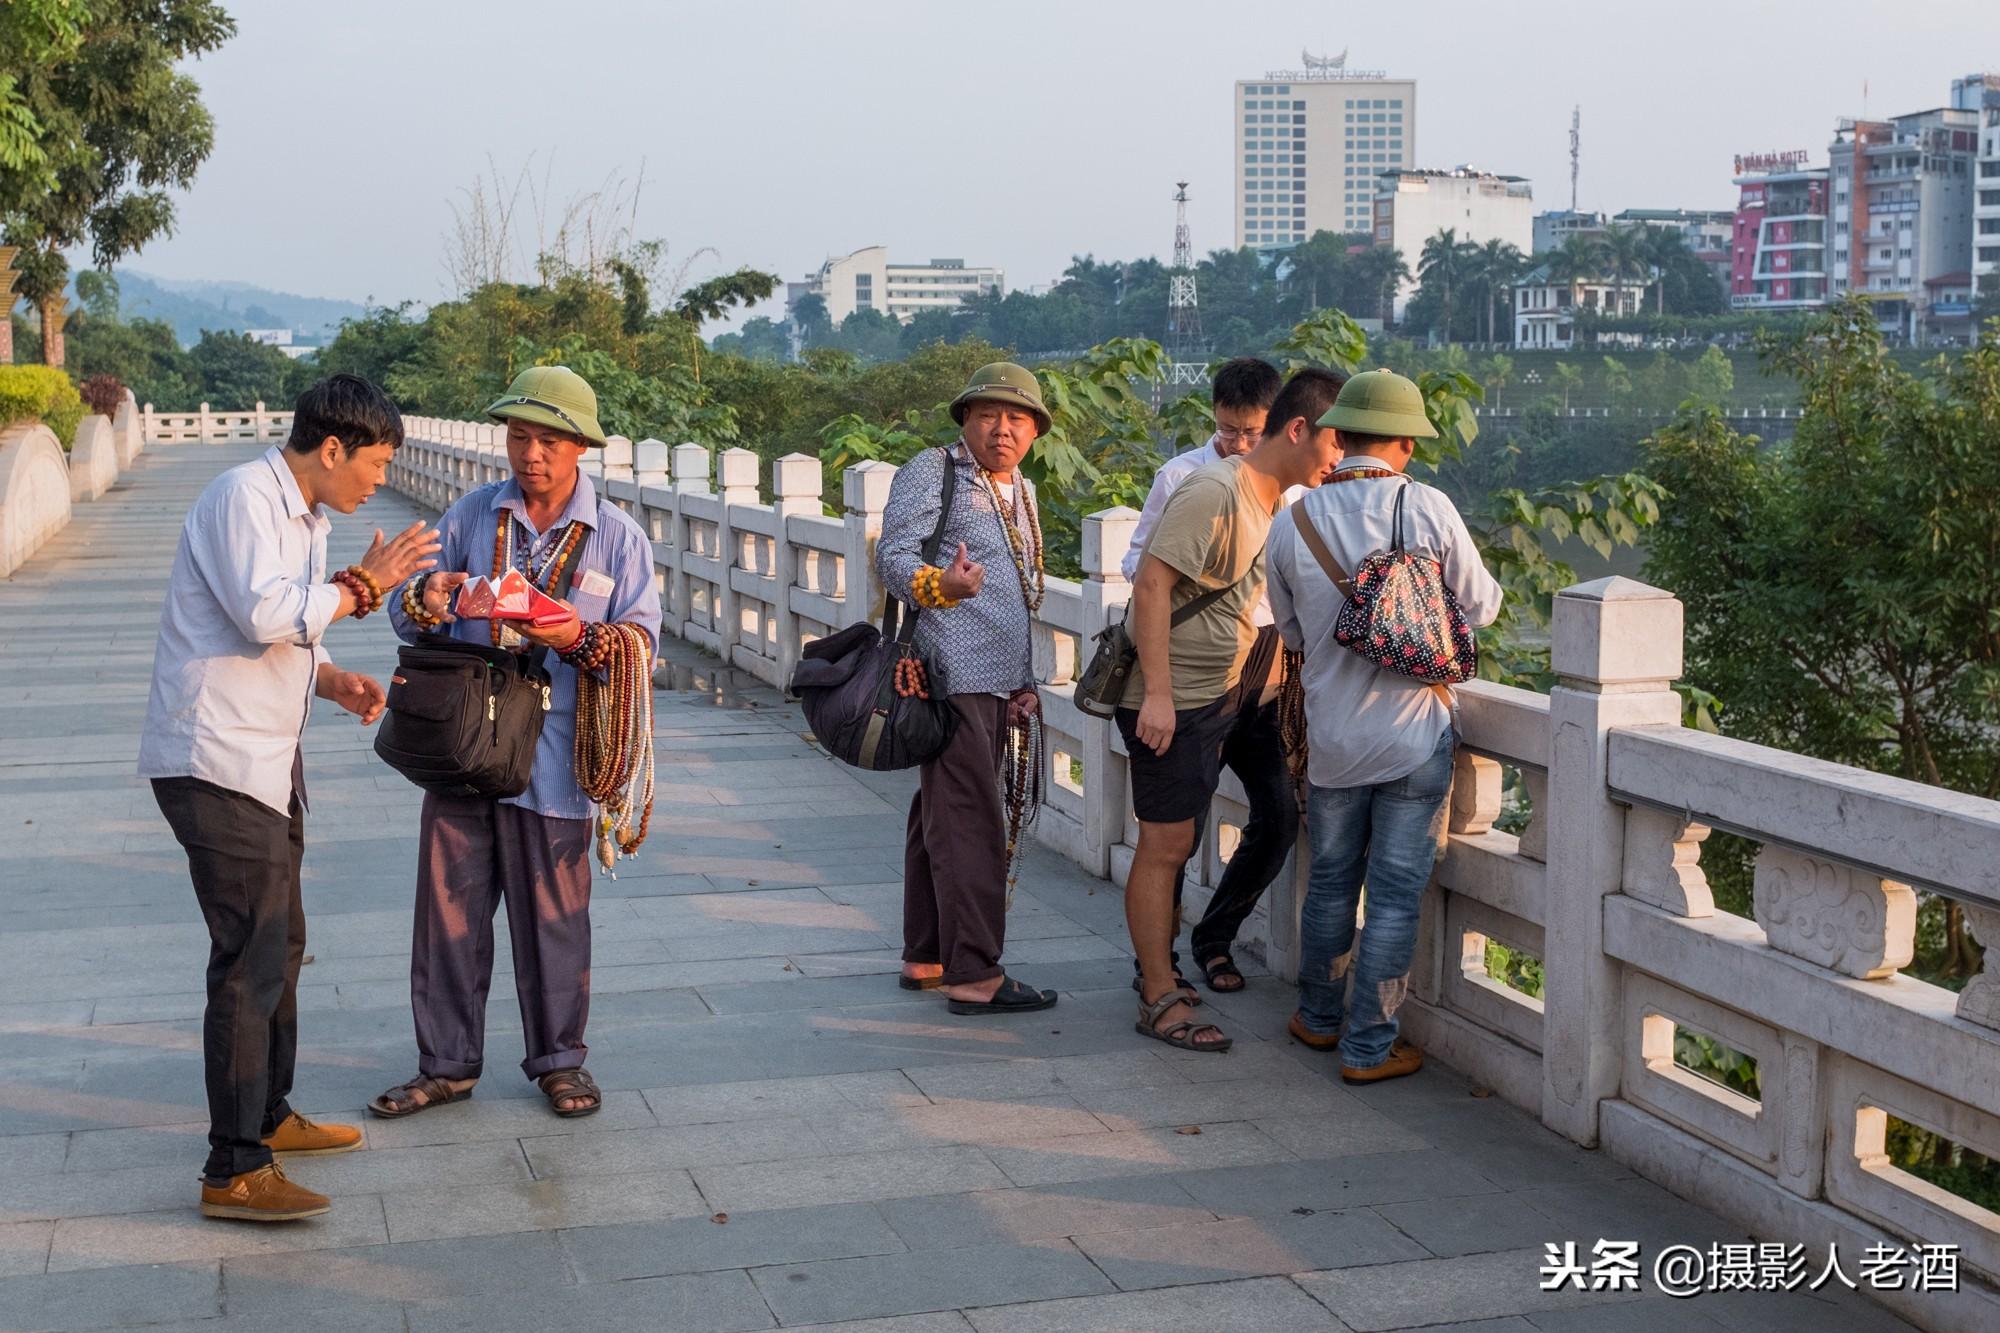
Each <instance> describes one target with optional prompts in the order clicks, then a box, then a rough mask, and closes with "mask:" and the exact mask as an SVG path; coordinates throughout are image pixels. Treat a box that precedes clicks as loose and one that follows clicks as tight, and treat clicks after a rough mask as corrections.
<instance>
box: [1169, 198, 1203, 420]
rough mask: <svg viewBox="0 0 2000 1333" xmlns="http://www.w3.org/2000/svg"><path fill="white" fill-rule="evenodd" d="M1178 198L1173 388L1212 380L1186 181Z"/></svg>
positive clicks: (1171, 350) (1171, 276)
mask: <svg viewBox="0 0 2000 1333" xmlns="http://www.w3.org/2000/svg"><path fill="white" fill-rule="evenodd" d="M1177 184H1178V185H1179V187H1180V188H1179V191H1178V192H1177V193H1176V194H1175V195H1174V266H1173V269H1172V271H1171V273H1170V274H1169V276H1168V278H1167V360H1168V361H1169V362H1171V363H1172V365H1171V369H1170V371H1169V376H1168V383H1170V384H1201V383H1204V382H1206V381H1207V379H1208V346H1207V342H1206V340H1205V339H1204V338H1203V337H1202V333H1201V306H1200V304H1199V302H1198V301H1197V299H1196V295H1195V285H1194V238H1193V236H1192V234H1191V233H1190V232H1189V231H1188V220H1187V197H1188V196H1187V187H1188V183H1187V182H1186V181H1179V182H1177Z"/></svg>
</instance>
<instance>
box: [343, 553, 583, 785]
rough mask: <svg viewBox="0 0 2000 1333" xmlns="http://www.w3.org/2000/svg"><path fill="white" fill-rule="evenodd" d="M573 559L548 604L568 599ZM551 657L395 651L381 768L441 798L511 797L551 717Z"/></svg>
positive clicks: (430, 648)
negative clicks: (391, 769)
mask: <svg viewBox="0 0 2000 1333" xmlns="http://www.w3.org/2000/svg"><path fill="white" fill-rule="evenodd" d="M582 558H583V552H582V551H581V550H579V551H578V552H577V553H576V556H575V558H573V559H571V560H570V561H569V562H568V563H567V564H566V565H565V566H564V567H563V571H562V573H561V574H560V575H559V576H558V577H557V579H556V586H555V587H554V588H553V589H551V591H550V595H551V596H553V597H554V598H555V599H556V600H557V601H561V600H562V599H564V598H566V597H568V596H569V589H570V582H571V580H572V578H573V577H574V575H575V573H576V567H577V565H578V564H579V563H581V561H582ZM548 658H549V650H548V649H547V648H543V649H541V650H539V651H537V652H533V653H515V652H509V651H507V650H506V649H504V648H495V647H493V646H491V645H490V644H484V643H467V642H465V641H464V640H462V639H454V638H452V637H451V636H450V635H448V634H425V635H423V636H421V637H420V638H419V639H418V641H417V642H415V643H406V644H404V645H403V646H402V647H400V648H398V649H397V650H396V674H395V675H393V676H391V677H390V678H389V700H388V708H387V710H386V711H384V712H383V714H382V722H381V725H380V726H379V727H378V728H377V729H376V731H375V753H376V754H377V755H378V756H380V758H381V760H382V762H383V763H385V764H387V765H388V766H389V767H391V768H393V769H395V770H396V771H397V772H398V773H401V774H402V775H403V776H404V777H406V778H408V779H409V780H410V781H412V782H414V783H416V784H417V785H418V786H419V787H422V788H423V789H424V790H425V791H431V792H436V793H437V794H438V795H440V796H482V797H499V796H519V795H520V794H521V793H522V792H524V791H526V790H527V789H528V779H529V777H530V775H531V774H532V773H533V771H534V767H535V746H536V744H537V743H538V742H539V741H540V740H541V738H542V722H543V720H544V718H546V717H547V715H548V711H549V704H550V700H549V672H548Z"/></svg>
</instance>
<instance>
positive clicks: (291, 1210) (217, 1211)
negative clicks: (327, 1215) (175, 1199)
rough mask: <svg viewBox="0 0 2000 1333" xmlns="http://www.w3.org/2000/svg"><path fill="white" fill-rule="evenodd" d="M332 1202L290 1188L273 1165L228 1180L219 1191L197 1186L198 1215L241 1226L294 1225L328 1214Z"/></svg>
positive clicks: (323, 1197) (280, 1169) (209, 1186)
mask: <svg viewBox="0 0 2000 1333" xmlns="http://www.w3.org/2000/svg"><path fill="white" fill-rule="evenodd" d="M332 1208H333V1201H332V1200H331V1199H329V1198H327V1197H326V1196H325V1195H324V1194H314V1193H313V1192H312V1191H311V1190H309V1189H304V1188H302V1187H300V1186H298V1185H294V1184H293V1183H292V1182H291V1181H289V1180H287V1179H285V1169H284V1168H283V1167H281V1166H279V1165H278V1164H277V1163H276V1162H273V1163H271V1164H270V1165H269V1166H260V1167H258V1168H257V1169H256V1170H255V1171H245V1172H244V1173H243V1174H242V1175H240V1176H231V1177H230V1178H229V1183H228V1184H227V1185H224V1186H222V1187H221V1188H220V1189H218V1188H216V1187H215V1186H213V1185H210V1184H209V1183H208V1182H207V1181H206V1180H204V1181H203V1182H202V1186H201V1215H202V1216H203V1217H230V1218H235V1219H237V1220H238V1221H242V1222H295V1221H297V1220H298V1219H299V1218H301V1217H318V1216H319V1215H320V1214H321V1213H324V1212H329V1211H331V1210H332Z"/></svg>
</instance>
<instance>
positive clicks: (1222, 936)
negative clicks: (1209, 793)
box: [1174, 700, 1299, 965]
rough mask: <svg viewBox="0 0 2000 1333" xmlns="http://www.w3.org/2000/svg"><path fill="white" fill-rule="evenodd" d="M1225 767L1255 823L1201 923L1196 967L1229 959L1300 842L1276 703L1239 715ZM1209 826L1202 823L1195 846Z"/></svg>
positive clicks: (1177, 900)
mask: <svg viewBox="0 0 2000 1333" xmlns="http://www.w3.org/2000/svg"><path fill="white" fill-rule="evenodd" d="M1222 763H1223V766H1224V767H1226V768H1227V769H1229V771H1230V772H1232V773H1234V774H1235V775H1236V777H1237V780H1238V781H1239V782H1241V783H1242V784H1243V794H1244V795H1245V796H1246V797H1248V798H1249V803H1250V820H1249V822H1248V823H1246V824H1245V825H1244V826H1243V836H1242V838H1241V840H1240V841H1238V842H1237V844H1236V852H1235V854H1234V855H1232V856H1231V857H1230V858H1229V864H1228V866H1226V867H1225V868H1224V869H1223V872H1222V882H1221V883H1220V884H1218V885H1216V886H1215V895H1214V896H1213V897H1211V898H1210V899H1209V900H1208V910H1207V911H1206V912H1204V913H1203V914H1202V918H1201V920H1200V921H1198V922H1196V923H1195V928H1194V933H1193V944H1192V948H1193V952H1194V960H1195V963H1196V965H1200V964H1202V963H1205V962H1207V961H1208V960H1210V959H1212V958H1214V957H1216V956H1217V955H1219V954H1225V953H1228V952H1229V950H1230V948H1231V947H1232V946H1233V945H1234V944H1235V943H1236V932H1237V931H1239V930H1241V929H1242V928H1243V922H1244V920H1245V919H1246V918H1247V917H1249V915H1250V913H1251V912H1253V911H1255V910H1256V907H1257V902H1258V900H1259V899H1260V898H1262V897H1263V896H1264V890H1265V889H1268V888H1270V887H1271V881H1272V880H1274V879H1276V878H1277V877H1278V872H1279V871H1280V870H1283V869H1284V867H1285V857H1286V856H1287V855H1289V854H1290V852H1291V850H1292V848H1293V847H1294V846H1295V845H1296V844H1297V843H1298V840H1299V793H1298V784H1297V783H1295V782H1293V781H1292V774H1291V771H1290V770H1289V769H1287V768H1286V767H1285V744H1284V741H1283V739H1282V738H1281V737H1280V735H1279V733H1278V705H1277V701H1276V700H1273V701H1272V702H1270V703H1267V704H1264V705H1262V706H1261V707H1251V708H1246V709H1244V710H1243V711H1242V713H1240V714H1238V716H1237V720H1236V726H1235V727H1234V728H1233V729H1231V731H1230V733H1229V737H1228V739H1227V740H1225V741H1224V742H1223V743H1222ZM1204 822H1206V821H1200V820H1198V821H1196V824H1195V832H1196V842H1195V845H1196V846H1197V847H1199V846H1200V845H1201V843H1200V831H1201V826H1202V824H1203V823H1204ZM1186 878H1187V867H1186V866H1182V867H1181V873H1180V874H1178V875H1176V876H1175V877H1174V915H1175V916H1176V917H1177V918H1178V916H1179V915H1180V904H1181V885H1182V882H1183V881H1184V880H1185V879H1186Z"/></svg>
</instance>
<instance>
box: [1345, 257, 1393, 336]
mask: <svg viewBox="0 0 2000 1333" xmlns="http://www.w3.org/2000/svg"><path fill="white" fill-rule="evenodd" d="M1345 280H1346V282H1347V283H1349V284H1352V285H1351V287H1350V288H1349V290H1348V291H1346V292H1344V293H1343V294H1342V301H1343V303H1344V304H1345V305H1346V306H1347V307H1348V308H1350V309H1355V310H1366V311H1369V312H1370V313H1371V314H1372V315H1373V316H1374V317H1375V318H1376V319H1379V320H1381V321H1382V322H1383V323H1384V324H1385V325H1386V324H1388V323H1389V322H1390V321H1391V319H1392V318H1393V316H1394V312H1395V301H1396V293H1397V292H1398V291H1399V290H1401V289H1402V286H1403V284H1404V283H1406V282H1408V281H1409V280H1410V266H1409V265H1408V264H1407V263H1405V262H1404V261H1403V252H1402V251H1401V250H1398V249H1396V248H1394V247H1393V246H1387V245H1375V246H1370V247H1369V248H1368V249H1366V250H1363V251H1362V252H1361V253H1360V254H1358V255H1354V256H1353V257H1352V259H1351V261H1350V263H1349V265H1348V270H1347V276H1346V279H1345Z"/></svg>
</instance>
